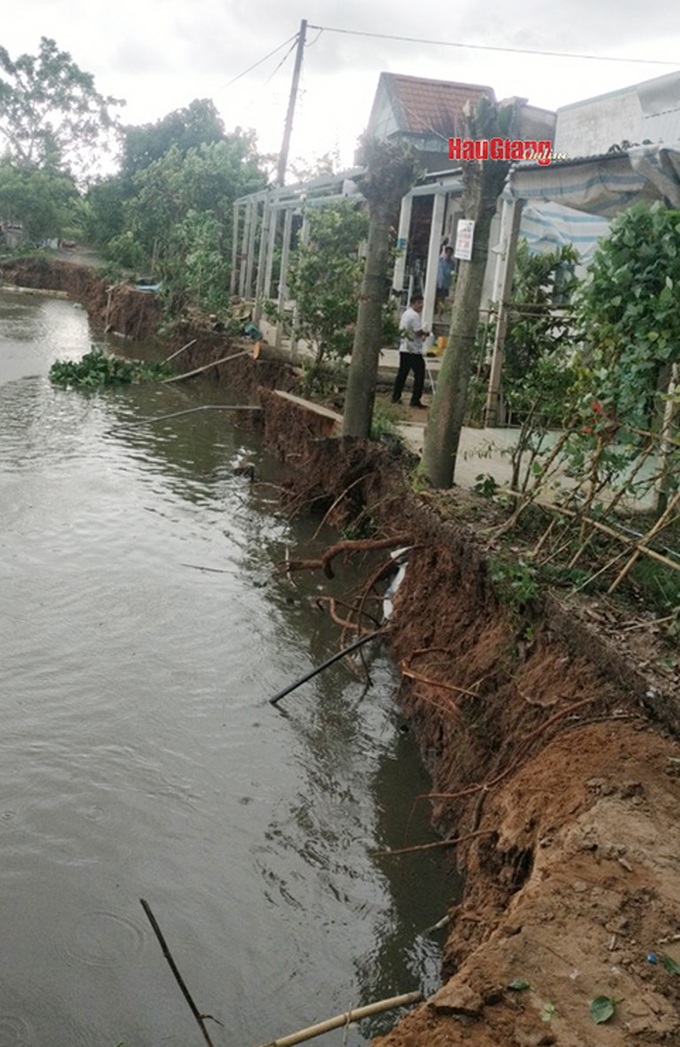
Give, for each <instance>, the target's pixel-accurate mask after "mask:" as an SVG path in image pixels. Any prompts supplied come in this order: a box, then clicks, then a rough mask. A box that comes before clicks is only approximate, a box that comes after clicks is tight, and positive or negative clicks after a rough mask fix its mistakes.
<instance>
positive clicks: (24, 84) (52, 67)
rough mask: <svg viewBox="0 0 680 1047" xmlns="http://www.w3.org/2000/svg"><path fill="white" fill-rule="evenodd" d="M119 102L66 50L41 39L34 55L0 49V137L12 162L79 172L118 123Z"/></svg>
mask: <svg viewBox="0 0 680 1047" xmlns="http://www.w3.org/2000/svg"><path fill="white" fill-rule="evenodd" d="M121 104H122V103H121V102H120V101H119V100H117V99H115V98H111V97H104V96H103V95H101V94H99V92H98V91H97V90H96V89H95V86H94V78H93V77H92V76H91V74H90V73H84V72H83V71H82V70H81V69H80V68H79V67H78V66H77V65H76V63H75V62H74V61H73V59H72V58H71V55H70V54H69V53H68V52H67V51H60V50H59V49H58V47H57V45H56V43H55V41H54V40H50V39H48V38H47V37H44V36H43V37H42V38H41V40H40V51H39V53H38V55H37V56H35V55H28V54H23V55H20V56H19V58H17V60H16V61H13V60H12V59H11V58H10V56H9V54H8V52H7V50H6V49H5V48H4V47H0V136H1V137H2V138H4V140H5V143H6V146H7V154H8V156H9V157H10V158H11V159H12V160H14V161H15V162H16V163H21V164H26V165H30V166H32V167H43V168H51V169H64V170H68V169H72V170H73V171H74V172H78V173H80V174H83V173H84V172H85V171H86V170H87V169H88V167H89V163H88V161H91V160H92V157H93V155H94V151H95V149H99V150H100V151H101V150H102V149H103V148H105V147H106V139H107V133H108V132H110V131H111V130H112V129H113V128H114V127H115V126H116V119H115V117H114V115H112V112H111V110H112V109H113V108H114V107H115V106H118V105H121Z"/></svg>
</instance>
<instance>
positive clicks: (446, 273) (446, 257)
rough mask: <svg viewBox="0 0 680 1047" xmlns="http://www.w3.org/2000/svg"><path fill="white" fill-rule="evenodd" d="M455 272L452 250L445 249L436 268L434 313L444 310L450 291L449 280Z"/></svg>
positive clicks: (450, 248) (449, 248)
mask: <svg viewBox="0 0 680 1047" xmlns="http://www.w3.org/2000/svg"><path fill="white" fill-rule="evenodd" d="M455 271H456V260H455V258H454V257H453V248H452V247H445V248H444V250H443V251H442V253H441V257H440V259H439V264H438V266H437V301H436V304H435V311H436V312H440V311H441V310H442V309H443V308H444V302H445V301H446V299H447V298H448V296H449V291H450V290H451V278H452V277H453V274H454V272H455Z"/></svg>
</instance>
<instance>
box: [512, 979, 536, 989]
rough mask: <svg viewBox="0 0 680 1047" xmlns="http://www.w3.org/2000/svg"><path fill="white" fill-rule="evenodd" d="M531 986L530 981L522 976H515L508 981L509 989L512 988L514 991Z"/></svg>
mask: <svg viewBox="0 0 680 1047" xmlns="http://www.w3.org/2000/svg"><path fill="white" fill-rule="evenodd" d="M530 988H531V986H530V985H529V982H525V981H523V980H522V979H521V978H514V979H513V980H512V981H511V982H509V983H508V989H512V990H513V992H524V990H525V989H530Z"/></svg>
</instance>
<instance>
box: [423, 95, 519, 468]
mask: <svg viewBox="0 0 680 1047" xmlns="http://www.w3.org/2000/svg"><path fill="white" fill-rule="evenodd" d="M515 111H516V109H515V106H514V105H508V106H503V107H500V106H498V105H497V104H496V103H495V102H493V101H491V100H490V99H488V98H482V99H481V100H480V102H479V104H478V106H477V108H476V110H475V111H474V112H473V113H471V114H470V116H469V117H468V124H469V127H468V134H469V137H470V138H473V139H490V138H495V137H499V138H505V137H506V136H510V137H512V124H513V122H514V120H513V118H514V115H515ZM509 167H510V165H509V163H508V162H507V161H505V160H468V161H465V163H464V166H463V186H464V190H463V214H464V215H465V217H466V218H468V219H472V220H473V221H474V223H475V226H474V240H473V247H472V257H471V259H470V260H469V261H462V262H461V263H460V266H459V270H458V279H457V281H456V291H455V296H454V301H453V316H452V321H451V327H450V329H449V338H448V343H447V346H446V350H445V352H444V356H443V358H442V364H441V369H440V372H439V381H438V382H437V388H436V391H435V395H434V399H433V402H432V406H431V408H430V417H429V420H428V425H427V429H426V431H425V446H424V449H423V460H422V469H423V472H424V473H425V475H426V477H427V478H428V480H429V481H430V483H432V484H433V485H434V486H435V487H450V486H451V485H452V483H453V477H454V475H455V468H456V456H457V454H458V444H459V442H460V432H461V429H462V427H463V419H464V417H465V406H466V403H467V392H468V385H469V382H470V376H471V373H472V364H473V357H474V346H475V335H476V332H477V322H478V319H479V307H480V303H481V299H482V287H483V282H484V271H485V269H486V261H487V256H488V253H489V232H490V229H491V220H492V218H493V216H494V213H495V210H496V201H497V199H498V196H499V194H500V192H501V190H502V188H503V183H504V181H505V177H506V175H507V173H508V170H509Z"/></svg>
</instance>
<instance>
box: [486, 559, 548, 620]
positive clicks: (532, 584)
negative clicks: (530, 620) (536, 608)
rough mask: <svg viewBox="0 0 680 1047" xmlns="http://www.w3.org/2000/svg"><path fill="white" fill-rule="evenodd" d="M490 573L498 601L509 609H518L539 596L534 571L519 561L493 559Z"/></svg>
mask: <svg viewBox="0 0 680 1047" xmlns="http://www.w3.org/2000/svg"><path fill="white" fill-rule="evenodd" d="M490 573H491V581H492V582H493V584H494V588H495V590H496V593H497V595H498V598H499V600H500V601H501V603H504V604H506V605H507V606H509V607H512V608H516V609H519V608H521V607H523V606H524V605H525V604H528V603H530V602H531V600H535V599H536V597H537V596H538V594H539V586H538V583H537V581H536V578H535V574H534V571H533V570H532V568H531V567H528V566H527V565H526V564H525V563H522V561H521V560H513V561H510V560H503V559H500V558H495V559H493V560H492V561H491V568H490Z"/></svg>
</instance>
